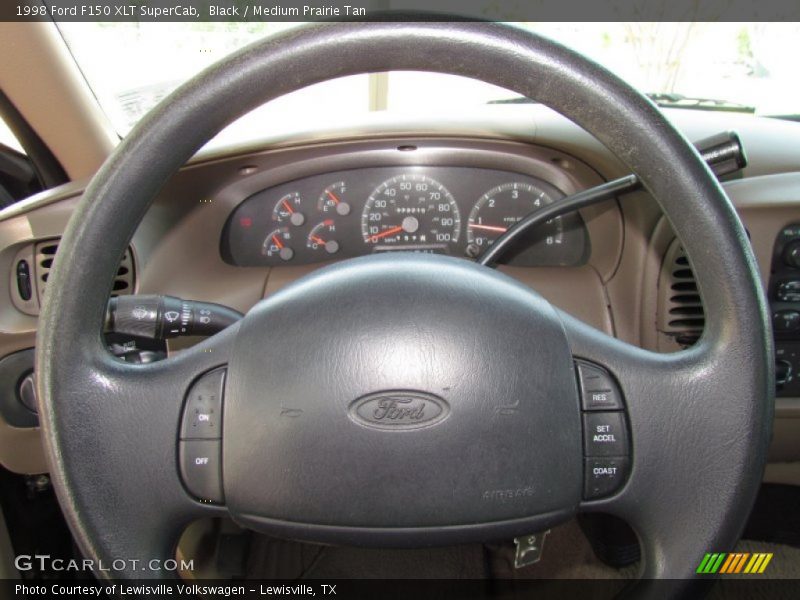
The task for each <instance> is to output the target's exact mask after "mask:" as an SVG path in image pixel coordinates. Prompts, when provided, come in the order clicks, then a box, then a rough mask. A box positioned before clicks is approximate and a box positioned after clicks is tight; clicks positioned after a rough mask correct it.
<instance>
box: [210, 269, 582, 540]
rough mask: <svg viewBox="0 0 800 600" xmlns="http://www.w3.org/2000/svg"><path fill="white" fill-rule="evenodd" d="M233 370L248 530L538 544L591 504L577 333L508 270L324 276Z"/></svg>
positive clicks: (231, 408) (246, 338) (229, 465)
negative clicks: (568, 332)
mask: <svg viewBox="0 0 800 600" xmlns="http://www.w3.org/2000/svg"><path fill="white" fill-rule="evenodd" d="M228 369H229V372H228V378H227V384H226V397H225V407H224V421H223V431H224V438H223V485H224V492H225V497H226V504H227V505H228V508H229V509H230V511H231V513H232V515H233V516H234V518H235V519H237V520H238V521H240V522H241V523H242V524H245V525H247V526H248V527H256V528H259V529H262V530H266V531H269V532H272V533H277V534H279V535H290V536H292V537H300V538H305V539H314V540H322V541H343V542H346V543H361V544H370V543H371V542H373V541H374V542H375V543H379V542H380V543H386V542H387V536H389V538H391V539H394V540H395V541H397V542H398V543H399V544H401V545H402V544H403V543H410V541H411V540H412V539H413V540H414V542H415V543H419V542H420V541H421V540H424V539H425V537H426V534H427V533H430V534H431V536H434V537H436V536H438V537H439V539H441V538H442V535H441V534H442V533H443V532H450V534H451V535H450V537H449V539H451V540H452V539H459V540H466V539H470V538H472V537H475V538H476V539H479V538H485V537H486V534H487V530H488V529H491V528H494V529H495V531H496V533H497V534H498V535H508V534H509V532H510V531H512V530H520V532H521V533H529V532H530V531H535V530H536V529H531V527H535V526H540V525H541V524H543V523H545V522H547V523H549V522H554V521H556V520H560V519H564V518H566V517H567V516H569V515H571V514H572V513H573V512H574V510H575V508H576V507H577V505H578V503H579V501H580V494H581V485H582V458H581V432H580V412H579V398H578V390H577V384H576V381H575V375H574V368H573V362H572V356H571V354H570V350H569V347H568V344H567V340H566V337H565V335H564V332H563V329H562V326H561V323H560V321H559V320H558V317H557V316H556V313H555V311H554V310H553V308H552V307H551V306H550V305H549V304H548V303H547V302H546V301H545V300H544V299H542V298H541V297H540V296H538V295H537V294H535V293H534V292H532V291H531V290H529V289H528V288H526V287H524V286H522V285H520V284H519V283H517V282H515V281H513V280H511V279H510V278H508V277H506V276H504V275H502V274H499V273H497V272H495V271H493V270H491V269H488V268H485V267H479V266H477V265H475V264H473V263H471V262H469V261H466V260H462V259H455V258H448V257H443V256H431V255H422V254H387V255H375V256H370V257H365V258H358V259H353V260H349V261H344V262H342V263H340V264H338V265H336V266H333V267H328V268H325V269H321V270H319V271H315V272H314V273H313V274H311V275H309V276H307V277H305V278H303V279H301V280H299V281H297V282H296V283H294V284H293V285H291V286H289V287H287V288H285V289H283V290H281V291H279V292H278V293H276V294H275V295H273V296H271V297H270V298H268V299H266V300H263V301H262V302H261V303H259V304H258V305H257V306H256V307H255V308H254V309H253V310H252V311H251V312H250V313H248V315H247V316H246V317H245V318H244V320H243V321H242V323H241V327H240V330H239V334H238V338H237V340H236V344H235V349H234V352H233V357H232V359H231V362H230V365H229V368H228ZM469 532H472V533H469ZM444 537H448V536H447V535H445V536H444Z"/></svg>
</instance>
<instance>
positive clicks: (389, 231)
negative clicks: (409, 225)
mask: <svg viewBox="0 0 800 600" xmlns="http://www.w3.org/2000/svg"><path fill="white" fill-rule="evenodd" d="M401 231H403V226H402V225H398V226H397V227H392V228H391V229H387V230H386V231H381V232H380V233H378V234H376V235H373V236H372V238H371V239H373V240H379V239H381V238H384V237H386V236H387V235H393V234H395V233H400V232H401Z"/></svg>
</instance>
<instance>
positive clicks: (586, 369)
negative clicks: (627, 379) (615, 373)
mask: <svg viewBox="0 0 800 600" xmlns="http://www.w3.org/2000/svg"><path fill="white" fill-rule="evenodd" d="M575 366H576V368H577V369H578V383H579V384H580V388H581V406H582V407H583V410H622V408H623V406H622V394H620V391H619V387H617V384H616V382H615V381H614V379H613V378H612V377H611V375H610V374H609V373H608V372H607V371H606V370H605V369H602V368H600V367H598V366H597V365H593V364H590V363H586V362H582V361H576V362H575Z"/></svg>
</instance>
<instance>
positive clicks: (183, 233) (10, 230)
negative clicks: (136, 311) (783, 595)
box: [0, 106, 800, 478]
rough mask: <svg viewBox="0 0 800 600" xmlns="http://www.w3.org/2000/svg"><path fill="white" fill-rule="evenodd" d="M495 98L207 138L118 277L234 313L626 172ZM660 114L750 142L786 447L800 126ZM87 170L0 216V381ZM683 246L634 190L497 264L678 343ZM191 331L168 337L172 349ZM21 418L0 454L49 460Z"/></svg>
mask: <svg viewBox="0 0 800 600" xmlns="http://www.w3.org/2000/svg"><path fill="white" fill-rule="evenodd" d="M501 112H502V115H499V114H498V115H497V116H496V117H493V118H492V119H491V120H480V119H483V118H484V117H480V119H479V118H478V117H476V119H475V121H474V124H473V126H472V127H471V128H470V129H465V127H464V124H463V123H455V124H449V123H448V122H447V121H446V120H441V119H433V118H431V119H430V120H424V121H420V122H417V121H414V122H411V123H400V124H398V123H396V122H394V121H393V120H392V119H391V117H390V116H388V115H387V116H386V117H385V121H382V120H381V118H382V116H380V115H379V116H378V117H376V118H375V122H370V123H367V124H365V123H361V122H356V123H354V124H352V126H347V124H343V125H340V127H339V128H337V129H335V130H333V131H331V132H330V133H326V132H315V133H314V135H313V136H311V135H300V136H299V137H298V138H297V139H293V138H287V139H281V138H278V139H275V140H264V141H261V142H259V143H258V144H257V145H255V146H252V147H248V146H241V147H230V148H224V149H222V150H205V151H201V153H199V154H198V155H197V156H196V157H195V158H194V159H193V160H192V161H191V162H190V163H189V164H187V165H186V166H185V167H184V168H182V169H181V170H180V171H179V172H178V173H177V174H175V176H174V177H173V178H172V179H171V180H169V181H168V182H166V184H165V185H164V187H163V189H162V191H161V192H160V194H159V195H158V197H157V198H156V199H155V200H154V202H153V204H152V205H151V207H150V208H149V210H148V211H147V213H146V214H145V216H144V219H143V221H142V223H141V224H140V226H139V228H138V230H137V232H136V234H135V235H134V237H133V238H132V240H131V241H130V246H129V252H128V253H126V255H125V257H123V261H122V263H121V266H120V271H119V273H118V278H117V280H115V283H114V286H115V290H116V291H117V292H118V293H121V294H123V293H136V294H168V295H172V296H176V297H179V298H185V299H190V300H199V301H209V302H217V303H220V304H223V305H226V306H229V307H232V308H235V309H236V310H239V311H241V312H246V311H248V310H249V309H250V308H251V307H253V306H254V305H255V304H256V303H258V302H259V301H260V300H262V299H263V298H267V297H269V296H271V295H272V294H274V293H276V292H277V291H278V290H280V289H282V288H283V287H285V286H287V285H290V284H292V283H293V282H294V281H296V280H297V279H299V278H301V277H303V276H304V275H306V274H308V273H310V272H311V271H313V270H315V269H317V268H320V267H323V266H325V265H326V264H330V263H334V262H337V261H341V260H345V259H348V258H351V257H356V256H361V255H366V254H372V253H376V252H396V251H412V252H434V253H439V254H447V255H450V256H454V257H462V258H464V259H466V260H468V259H470V258H473V257H475V256H476V253H480V252H482V251H483V250H484V249H485V248H486V247H488V246H490V245H491V244H492V243H493V242H494V240H495V239H497V236H499V235H501V234H502V230H504V229H506V228H507V227H509V226H511V225H512V224H513V223H515V222H516V221H517V220H519V218H521V217H522V216H523V215H525V214H528V213H529V212H531V211H533V210H537V209H538V208H539V207H542V206H546V205H548V204H551V203H558V202H560V201H561V200H562V199H563V198H565V197H566V196H569V195H572V194H575V193H576V192H579V191H580V190H583V189H587V188H590V187H593V186H596V185H598V184H600V183H602V182H604V181H608V180H611V179H614V178H616V177H621V176H624V175H626V174H627V171H626V170H625V168H624V166H622V165H621V164H620V163H619V162H618V161H617V160H616V159H615V158H614V157H612V156H610V155H609V154H608V153H607V151H606V150H605V149H604V148H603V147H602V145H600V144H599V142H598V141H597V140H595V139H593V138H591V137H590V136H588V134H586V133H585V132H583V131H581V130H580V129H579V128H577V126H575V125H574V124H571V123H569V122H568V121H566V120H565V119H563V118H562V117H560V116H558V115H555V114H553V113H551V112H549V111H547V110H546V109H544V108H543V107H536V106H533V107H509V108H508V110H503V111H501ZM670 116H671V118H672V119H673V120H674V122H675V123H676V124H677V125H678V126H679V127H680V128H681V129H682V131H683V132H684V133H685V134H686V135H687V137H688V138H689V139H691V140H699V139H701V138H704V137H708V136H709V135H711V134H714V133H718V132H720V131H724V130H726V129H734V130H736V131H737V132H739V134H740V136H741V137H742V140H743V142H744V144H745V148H746V150H747V152H748V155H749V157H750V166H748V168H747V169H746V170H745V172H744V173H743V174H742V176H740V177H737V178H733V179H731V180H729V181H726V182H725V184H724V185H725V189H726V191H727V193H728V195H729V197H730V198H731V200H732V202H733V203H734V204H735V206H736V208H737V210H738V213H739V215H740V217H741V218H742V220H743V221H744V224H745V226H746V227H747V229H748V231H749V233H750V236H751V242H752V245H753V249H754V251H755V254H756V257H757V260H758V263H759V267H760V270H761V273H762V278H763V282H764V286H765V289H766V290H769V296H770V301H771V302H772V308H773V310H774V311H775V315H776V317H775V318H776V319H777V320H776V327H782V330H781V331H780V332H779V335H778V340H777V354H778V356H777V358H778V360H779V364H778V366H779V369H782V370H781V371H780V372H779V373H778V375H779V377H778V379H779V383H781V382H783V383H782V385H783V387H782V389H780V390H779V394H778V395H779V397H778V399H777V402H776V415H777V418H776V422H775V441H774V443H773V448H772V454H771V460H772V461H773V462H775V463H781V462H785V461H793V460H797V458H796V457H797V456H800V447H798V444H797V440H798V439H800V437H799V436H798V431H800V429H798V426H800V403H798V390H800V388H798V387H797V386H798V385H800V377H798V372H800V347H799V346H798V345H797V344H798V341H797V340H798V339H800V338H798V336H799V335H800V333H798V332H800V327H796V323H798V322H800V320H798V318H797V316H796V313H797V311H798V310H800V303H799V302H797V298H796V297H794V296H791V297H789V296H787V295H786V293H784V292H786V291H787V289H788V291H789V292H791V291H792V289H791V285H789V284H787V281H794V280H796V279H798V280H800V276H798V275H797V274H798V272H799V271H797V267H793V266H791V265H788V263H787V260H791V261H794V260H795V259H796V256H795V254H796V251H795V250H792V249H796V248H797V247H798V245H797V244H798V243H800V241H798V240H800V236H799V235H796V234H798V231H800V230H796V226H797V225H798V221H799V220H798V214H800V213H798V206H800V155H798V152H797V148H800V126H797V127H795V126H794V125H793V124H789V123H785V122H779V121H772V120H768V119H753V118H749V119H747V118H745V117H738V116H735V115H729V114H705V113H703V114H696V112H695V111H672V112H671V114H670ZM84 186H85V182H76V183H74V184H69V185H67V186H64V187H63V188H60V189H55V190H51V191H49V192H46V193H44V194H41V195H39V196H38V197H34V198H31V199H30V200H26V201H23V202H22V203H19V204H17V205H14V206H12V207H11V208H9V209H7V210H6V211H3V214H2V215H0V267H1V268H3V269H4V270H5V272H6V276H5V277H3V278H0V293H3V294H4V295H5V296H6V297H7V298H9V299H10V300H11V301H10V302H6V303H0V358H2V357H5V358H6V359H7V361H10V362H8V365H10V366H12V367H14V368H15V369H16V371H15V372H14V373H13V374H11V375H9V376H7V377H5V378H4V379H3V380H4V381H8V382H11V383H17V382H20V381H24V379H25V377H24V376H25V375H26V374H28V373H30V371H31V370H32V369H33V363H32V351H31V348H33V346H34V343H35V335H36V328H37V318H38V317H37V315H38V311H39V301H40V300H41V297H42V295H43V294H44V290H45V285H46V279H47V275H48V271H49V269H50V268H51V267H52V264H53V262H54V261H56V262H57V261H58V260H59V255H58V252H57V248H58V240H59V238H60V236H61V235H62V234H63V231H64V228H65V226H66V223H67V221H68V219H69V217H70V215H71V214H72V211H73V210H74V207H75V205H76V203H77V202H78V200H79V199H80V197H81V194H82V191H83V189H84ZM786 232H789V233H786ZM790 234H791V235H790ZM781 236H782V237H781ZM787 236H788V237H787ZM778 242H780V243H778ZM787 248H788V249H787ZM776 257H777V258H776ZM787 257H788V259H787ZM686 261H687V259H686V257H685V256H684V255H683V254H682V253H681V248H680V244H679V240H677V239H676V237H675V235H674V232H673V231H672V228H671V226H670V224H669V222H668V221H667V220H666V219H664V217H663V215H662V213H661V210H660V208H659V207H658V205H657V204H656V203H655V202H654V201H653V199H652V198H651V197H650V196H649V195H648V194H647V193H646V192H644V191H641V192H636V193H632V194H628V195H626V196H623V197H620V198H618V199H616V200H611V201H607V202H604V203H602V204H598V205H594V206H591V207H588V208H585V209H582V210H580V211H579V212H578V213H575V214H571V215H565V216H563V217H561V218H559V219H556V220H554V221H553V222H551V223H549V224H547V225H546V227H545V228H543V229H541V230H539V231H537V232H536V233H535V237H533V238H529V239H526V240H522V241H521V243H520V245H519V247H518V248H515V249H514V250H513V251H512V252H511V253H510V254H508V255H507V256H506V257H505V259H504V261H502V262H501V264H499V265H498V270H500V271H502V272H503V273H505V274H507V275H509V276H511V277H513V278H515V279H516V280H517V281H518V282H519V283H521V284H522V285H525V286H528V287H530V288H533V289H534V290H535V291H536V292H538V293H539V294H540V295H541V296H543V297H544V298H545V299H546V300H547V301H549V302H550V303H552V304H553V305H554V306H557V307H558V308H559V309H561V310H563V311H564V312H567V313H569V314H571V315H573V316H575V317H576V318H578V319H581V320H582V321H584V322H586V323H588V324H589V325H591V326H593V327H595V328H597V329H599V330H601V331H603V332H605V333H608V334H610V335H614V336H616V337H618V338H619V339H621V340H624V341H627V342H629V343H632V344H636V345H639V346H641V347H644V348H648V349H651V350H653V351H656V352H672V351H675V350H678V349H679V348H680V344H681V340H682V339H684V338H687V337H689V336H690V334H692V333H696V331H697V330H702V323H703V320H702V319H703V314H702V302H701V299H700V298H699V296H694V295H691V294H684V293H676V292H675V290H683V289H684V288H687V287H691V286H694V285H696V283H695V282H694V281H693V279H692V274H691V269H687V268H686V267H687V266H688V263H687V262H686ZM792 264H794V263H792ZM20 265H23V266H27V268H28V270H25V269H24V268H22V269H20ZM26 282H27V283H29V284H31V285H30V286H29V287H30V289H27V288H26V286H25V285H24V284H25V283H26ZM792 285H794V284H792ZM117 286H118V287H117ZM26 298H27V299H26ZM495 308H496V307H487V310H494V309H495ZM300 326H302V324H298V327H300ZM194 342H196V339H195V340H193V339H185V340H173V341H170V343H169V344H168V347H167V351H168V352H170V353H172V352H179V351H180V350H181V348H183V347H185V346H186V345H190V344H192V343H194ZM124 343H125V344H127V342H124ZM124 349H125V350H126V351H128V350H130V351H132V352H133V351H135V350H136V349H134V348H132V347H128V346H127V345H126V346H125V347H124ZM138 350H140V351H141V350H145V348H143V347H139V348H138ZM12 363H13V364H12ZM0 366H1V365H0ZM12 392H13V390H12ZM9 398H11V399H13V400H14V402H15V403H17V404H18V402H17V400H16V396H14V395H13V394H11V395H9ZM15 408H16V409H18V411H17V412H19V411H21V410H22V409H19V407H18V406H15ZM0 413H2V411H0ZM26 417H27V418H28V420H27V421H25V422H22V421H13V420H10V419H9V418H8V417H7V416H6V415H5V414H0V463H2V464H3V465H4V466H6V467H7V468H10V469H11V470H14V471H16V472H23V473H37V472H41V471H42V470H43V469H44V468H45V465H44V459H43V455H42V451H41V441H40V436H39V430H38V428H36V427H35V415H34V416H31V415H30V414H27V415H26ZM776 473H777V472H776ZM779 476H780V473H778V474H776V475H775V477H778V478H779Z"/></svg>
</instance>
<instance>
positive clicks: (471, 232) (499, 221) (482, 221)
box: [467, 182, 564, 256]
mask: <svg viewBox="0 0 800 600" xmlns="http://www.w3.org/2000/svg"><path fill="white" fill-rule="evenodd" d="M552 202H553V198H552V197H551V196H549V195H548V194H547V193H546V192H545V191H544V190H542V189H541V188H539V187H537V186H535V185H533V184H530V183H522V182H513V183H506V184H503V185H499V186H497V187H495V188H492V189H491V190H489V191H488V192H486V193H485V194H484V195H483V196H481V197H480V199H479V200H478V202H477V203H476V204H475V206H474V207H473V208H472V210H471V211H470V213H469V219H468V220H467V255H470V256H477V255H478V254H479V253H480V252H481V251H482V249H484V248H486V247H488V246H491V245H492V243H493V242H494V241H495V240H496V239H497V238H498V237H500V236H501V235H502V234H503V233H505V232H506V231H507V230H508V228H509V227H511V226H512V225H514V224H515V223H516V222H517V221H519V220H520V219H522V218H523V217H525V216H526V215H528V214H530V213H532V212H535V211H537V210H539V209H540V208H542V207H544V206H546V205H548V204H551V203H552ZM535 235H536V240H537V241H540V243H543V244H545V245H547V246H552V245H555V244H561V243H562V242H563V238H564V227H563V223H562V221H561V219H560V218H559V217H556V218H555V219H552V220H551V221H548V222H547V223H545V224H543V225H541V226H540V227H539V228H538V229H537V230H536V232H535Z"/></svg>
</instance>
